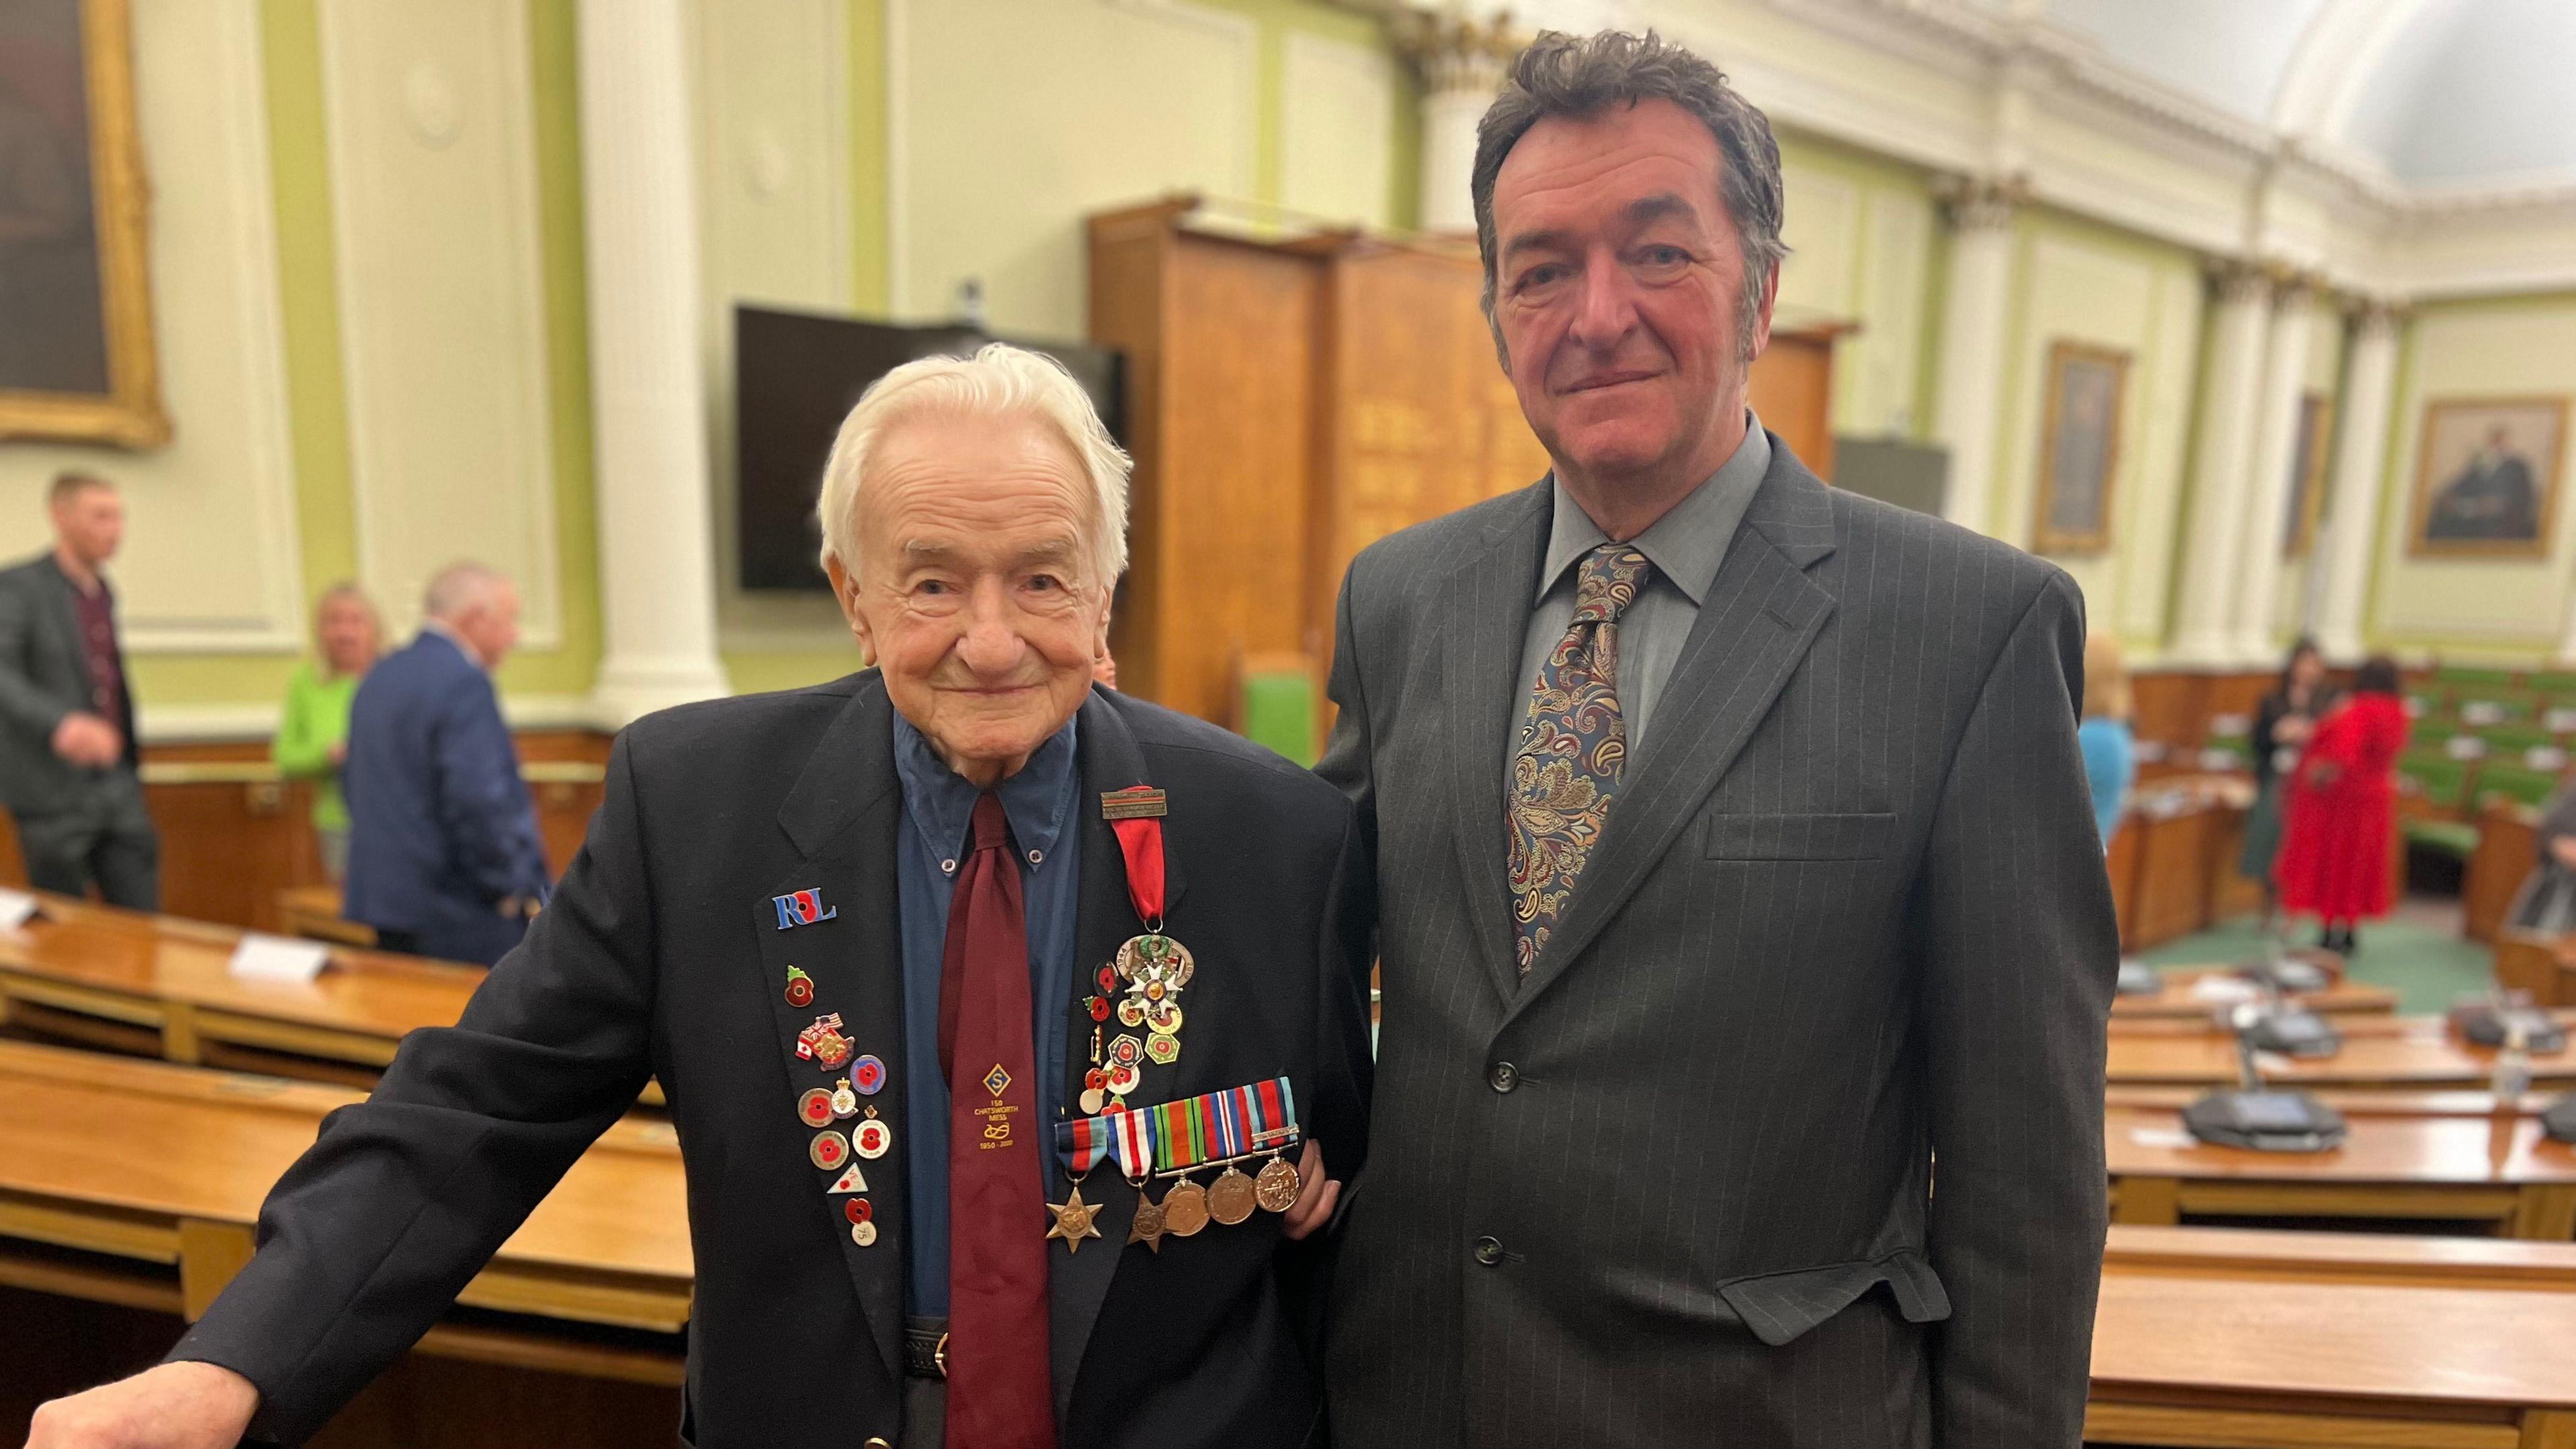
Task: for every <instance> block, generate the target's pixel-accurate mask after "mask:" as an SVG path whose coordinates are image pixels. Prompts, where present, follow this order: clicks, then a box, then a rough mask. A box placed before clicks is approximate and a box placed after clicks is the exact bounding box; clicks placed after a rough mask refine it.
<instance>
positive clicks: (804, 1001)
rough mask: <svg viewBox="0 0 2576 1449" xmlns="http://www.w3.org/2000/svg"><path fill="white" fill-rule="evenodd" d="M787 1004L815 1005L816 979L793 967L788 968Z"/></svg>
mask: <svg viewBox="0 0 2576 1449" xmlns="http://www.w3.org/2000/svg"><path fill="white" fill-rule="evenodd" d="M787 1004H788V1005H790V1006H812V1005H813V1004H814V978H813V977H811V976H808V975H806V974H805V973H804V972H802V971H799V970H797V969H796V968H795V967H793V966H790V967H788V968H787Z"/></svg>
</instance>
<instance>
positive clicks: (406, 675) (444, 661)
mask: <svg viewBox="0 0 2576 1449" xmlns="http://www.w3.org/2000/svg"><path fill="white" fill-rule="evenodd" d="M341 782H342V790H343V792H344V793H345V794H346V796H347V798H348V801H349V880H348V890H347V896H346V900H345V903H344V904H343V905H342V907H341V909H342V911H343V912H344V913H345V914H346V915H347V916H348V917H349V919H351V920H353V921H364V922H366V923H367V924H368V925H371V926H374V927H377V928H378V929H381V930H394V931H402V932H406V933H408V934H410V935H412V936H415V937H417V938H418V940H419V944H420V947H421V949H422V950H424V951H427V952H429V953H430V954H432V955H445V956H452V957H455V958H457V959H459V960H468V961H481V962H485V963H487V964H488V963H490V962H493V961H497V960H499V959H500V957H501V953H502V952H504V951H507V950H509V949H510V948H511V947H512V946H514V945H516V944H517V943H518V940H519V935H520V932H521V931H522V930H523V929H524V928H523V926H522V924H521V922H520V921H519V920H518V919H516V918H510V917H504V916H503V915H501V913H500V911H499V907H500V905H501V902H502V901H503V900H505V899H506V898H508V897H510V896H514V895H515V896H519V897H521V898H523V899H526V900H530V901H533V900H535V899H537V898H538V897H539V896H540V895H542V894H543V893H544V891H545V889H546V883H547V879H548V874H547V871H546V852H545V845H544V843H543V842H542V841H541V840H540V839H539V838H538V835H537V817H536V807H535V806H534V805H533V804H532V803H531V802H530V801H529V798H528V786H527V783H526V782H525V781H524V780H522V779H520V778H519V747H518V745H517V744H516V743H515V742H514V741H513V740H512V739H511V738H510V727H509V725H508V724H506V723H504V722H503V721H502V719H501V702H500V699H499V697H498V696H497V695H496V694H495V693H494V692H493V689H492V679H491V676H489V675H487V674H485V673H484V672H483V671H482V669H481V668H480V667H479V666H477V665H476V664H475V662H474V661H473V660H471V659H469V658H467V657H466V655H465V651H464V650H463V649H461V648H459V647H457V644H456V641H454V640H452V639H449V638H447V637H446V636H445V635H442V634H439V633H436V632H434V631H431V630H427V629H424V630H422V631H421V633H420V635H419V637H417V638H415V639H413V640H412V641H411V643H410V644H409V645H407V646H406V647H404V648H402V649H400V650H397V651H395V652H394V653H392V654H389V655H387V656H385V658H383V659H382V660H379V661H378V662H377V664H376V666H375V667H374V668H373V669H370V670H368V671H367V677H366V678H365V679H363V680H361V681H360V682H359V684H358V693H357V697H356V698H355V699H354V700H352V701H351V702H350V705H349V756H348V763H347V764H346V765H345V766H343V767H342V770H341Z"/></svg>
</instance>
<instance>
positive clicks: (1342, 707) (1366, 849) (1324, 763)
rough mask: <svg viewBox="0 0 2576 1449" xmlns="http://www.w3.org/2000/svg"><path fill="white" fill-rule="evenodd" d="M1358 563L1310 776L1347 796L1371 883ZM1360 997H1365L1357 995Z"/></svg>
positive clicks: (1373, 860)
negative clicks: (1320, 747)
mask: <svg viewBox="0 0 2576 1449" xmlns="http://www.w3.org/2000/svg"><path fill="white" fill-rule="evenodd" d="M1359 567H1360V566H1359V561H1358V560H1356V559H1354V560H1352V562H1351V566H1350V568H1349V569H1348V570H1347V571H1345V572H1344V573H1343V575H1342V596H1341V599H1340V601H1339V602H1338V603H1337V604H1335V606H1334V609H1333V668H1332V673H1331V675H1330V676H1329V678H1328V679H1327V680H1326V682H1325V685H1324V693H1325V697H1326V698H1328V699H1330V700H1332V702H1333V705H1334V708H1335V710H1336V711H1337V713H1336V714H1335V715H1334V717H1333V733H1332V737H1331V738H1330V739H1328V740H1327V741H1325V743H1324V757H1323V758H1322V759H1321V760H1318V761H1316V762H1315V773H1316V774H1318V775H1321V776H1323V777H1324V779H1325V780H1326V781H1327V782H1329V783H1330V784H1331V785H1332V786H1333V787H1334V788H1335V789H1337V790H1339V791H1341V792H1342V793H1343V794H1344V795H1346V796H1348V797H1350V801H1351V804H1352V805H1353V806H1355V807H1357V809H1358V811H1359V821H1358V830H1359V839H1358V844H1359V849H1360V862H1361V864H1362V866H1363V867H1364V868H1365V869H1366V871H1367V873H1368V875H1369V876H1370V878H1371V879H1372V880H1374V879H1375V878H1376V873H1377V777H1376V763H1375V760H1374V758H1373V756H1372V754H1371V750H1372V744H1373V742H1372V741H1371V740H1370V738H1369V719H1368V702H1367V700H1366V699H1365V698H1363V697H1362V694H1361V686H1360V660H1359V650H1358V647H1357V646H1356V645H1355V644H1354V643H1353V640H1354V639H1355V638H1356V637H1357V632H1358V631H1357V625H1356V624H1355V623H1354V621H1353V620H1352V618H1351V613H1352V610H1353V609H1354V607H1355V605H1354V603H1353V599H1352V595H1353V594H1355V593H1356V592H1357V591H1358V584H1357V580H1358V578H1359ZM1368 967H1369V961H1368V959H1367V953H1365V952H1364V953H1362V959H1361V961H1360V963H1359V969H1360V971H1361V972H1362V973H1363V974H1365V973H1366V972H1367V970H1368ZM1362 995H1363V997H1364V998H1365V995H1366V993H1365V992H1363V993H1362Z"/></svg>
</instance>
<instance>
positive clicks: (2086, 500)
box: [2031, 342, 2129, 554]
mask: <svg viewBox="0 0 2576 1449" xmlns="http://www.w3.org/2000/svg"><path fill="white" fill-rule="evenodd" d="M2128 373H2129V355H2128V354H2127V353H2125V352H2114V351H2112V350H2110V349H2109V348H2104V347H2089V346H2086V345H2085V344H2083V343H2080V342H2053V343H2051V344H2049V348H2048V412H2047V415H2046V422H2045V423H2044V424H2043V425H2042V428H2041V433H2040V445H2039V446H2040V454H2039V504H2038V517H2037V519H2036V521H2035V522H2034V523H2033V525H2032V528H2031V551H2032V552H2034V553H2044V554H2049V553H2053V554H2087V553H2103V552H2107V551H2108V550H2109V549H2110V547H2111V493H2112V485H2113V484H2114V483H2116V482H2117V481H2118V475H2119V469H2120V402H2121V398H2122V396H2123V394H2124V392H2125V385H2126V383H2127V380H2128Z"/></svg>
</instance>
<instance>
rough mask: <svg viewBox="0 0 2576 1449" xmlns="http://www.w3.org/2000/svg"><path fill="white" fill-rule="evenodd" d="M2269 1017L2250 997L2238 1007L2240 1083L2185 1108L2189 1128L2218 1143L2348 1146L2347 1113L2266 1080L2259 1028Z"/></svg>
mask: <svg viewBox="0 0 2576 1449" xmlns="http://www.w3.org/2000/svg"><path fill="white" fill-rule="evenodd" d="M2264 1019H2265V1014H2264V1013H2263V1012H2262V1010H2261V1009H2260V1008H2258V1007H2256V1006H2255V1005H2254V1004H2253V1003H2251V1002H2248V1003H2246V1004H2245V1005H2243V1006H2240V1007H2238V1008H2236V1012H2235V1020H2234V1024H2235V1026H2236V1082H2237V1084H2236V1086H2235V1087H2234V1088H2233V1089H2221V1090H2219V1091H2215V1092H2212V1093H2210V1094H2209V1095H2207V1096H2205V1097H2202V1098H2201V1099H2200V1100H2198V1101H2196V1102H2194V1103H2192V1104H2191V1105H2190V1106H2188V1107H2185V1108H2183V1109H2182V1125H2183V1127H2184V1128H2185V1130H2187V1131H2189V1132H2190V1133H2191V1135H2192V1136H2193V1137H2195V1138H2197V1139H2199V1140H2200V1141H2202V1142H2206V1143H2209V1144H2211V1145H2213V1146H2217V1147H2241V1148H2246V1149H2248V1150H2251V1151H2255V1152H2327V1151H2331V1150H2333V1149H2334V1148H2337V1147H2340V1146H2342V1145H2343V1140H2344V1138H2345V1137H2346V1136H2347V1135H2348V1134H2349V1132H2350V1130H2351V1129H2350V1127H2349V1125H2348V1124H2347V1123H2346V1122H2345V1121H2344V1118H2343V1114H2342V1113H2341V1112H2338V1111H2336V1110H2335V1109H2334V1108H2332V1107H2329V1106H2327V1105H2326V1104H2324V1103H2323V1102H2320V1101H2318V1100H2317V1099H2316V1098H2314V1097H2312V1096H2310V1095H2308V1094H2307V1093H2305V1092H2276V1091H2271V1090H2269V1089H2267V1088H2266V1087H2265V1086H2264V1085H2263V1069H2262V1065H2261V1063H2260V1062H2258V1061H2257V1060H2256V1058H2255V1053H2256V1051H2257V1050H2259V1049H2260V1047H2259V1043H2258V1042H2257V1040H2256V1027H2257V1026H2258V1025H2259V1024H2260V1023H2261V1022H2262V1021H2263V1020H2264Z"/></svg>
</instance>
